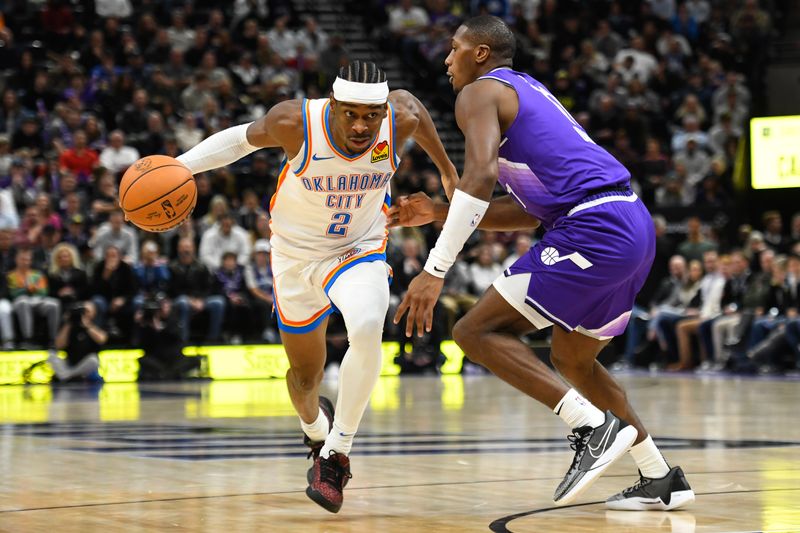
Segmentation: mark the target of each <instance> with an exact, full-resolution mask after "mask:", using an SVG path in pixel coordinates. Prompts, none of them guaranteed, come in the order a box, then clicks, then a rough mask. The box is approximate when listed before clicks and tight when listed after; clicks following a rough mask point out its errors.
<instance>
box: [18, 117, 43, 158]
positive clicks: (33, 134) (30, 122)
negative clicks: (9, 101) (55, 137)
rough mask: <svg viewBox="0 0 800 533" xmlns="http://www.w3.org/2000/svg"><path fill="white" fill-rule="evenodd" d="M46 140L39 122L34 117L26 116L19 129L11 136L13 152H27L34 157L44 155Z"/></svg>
mask: <svg viewBox="0 0 800 533" xmlns="http://www.w3.org/2000/svg"><path fill="white" fill-rule="evenodd" d="M43 149H44V138H43V137H42V132H41V128H40V126H39V121H38V120H37V119H36V117H34V116H33V115H25V116H24V117H23V118H22V123H21V124H20V127H19V129H17V130H16V131H15V132H14V135H12V136H11V151H12V152H18V151H20V150H27V152H28V154H30V155H31V156H32V157H38V156H40V155H42V152H43Z"/></svg>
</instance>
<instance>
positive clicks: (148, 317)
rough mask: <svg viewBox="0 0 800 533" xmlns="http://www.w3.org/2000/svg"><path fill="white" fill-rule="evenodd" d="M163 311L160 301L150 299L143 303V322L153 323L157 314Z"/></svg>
mask: <svg viewBox="0 0 800 533" xmlns="http://www.w3.org/2000/svg"><path fill="white" fill-rule="evenodd" d="M160 310H161V302H160V301H159V299H157V298H156V299H148V300H145V301H144V303H142V321H143V322H152V320H153V319H154V318H155V316H156V314H157V313H158V312H159V311H160Z"/></svg>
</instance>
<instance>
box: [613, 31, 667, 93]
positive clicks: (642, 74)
mask: <svg viewBox="0 0 800 533" xmlns="http://www.w3.org/2000/svg"><path fill="white" fill-rule="evenodd" d="M657 65H658V62H657V61H656V58H655V57H654V56H653V54H651V53H650V52H648V51H647V48H646V47H645V43H644V38H643V37H642V36H640V35H636V36H634V37H633V38H632V39H631V42H630V48H623V49H622V50H620V51H619V52H617V55H616V56H614V68H615V69H617V71H618V72H625V73H626V74H625V75H623V79H625V76H626V75H628V76H630V79H633V78H636V79H638V80H640V81H642V82H643V83H647V82H648V81H649V80H650V76H652V75H653V73H654V72H655V70H656V66H657ZM630 79H627V80H626V82H628V81H630Z"/></svg>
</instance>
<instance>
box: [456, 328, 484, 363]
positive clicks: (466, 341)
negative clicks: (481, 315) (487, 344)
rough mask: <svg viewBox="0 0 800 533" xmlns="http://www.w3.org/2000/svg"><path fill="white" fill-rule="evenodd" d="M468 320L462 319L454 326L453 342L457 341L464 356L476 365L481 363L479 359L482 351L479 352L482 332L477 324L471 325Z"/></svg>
mask: <svg viewBox="0 0 800 533" xmlns="http://www.w3.org/2000/svg"><path fill="white" fill-rule="evenodd" d="M470 322H471V321H470V320H469V319H468V318H467V317H464V318H461V319H460V320H458V321H457V322H456V323H455V325H454V326H453V340H454V341H456V344H458V346H459V348H461V349H462V350H463V351H464V354H465V355H466V356H467V357H468V358H469V359H470V360H471V361H472V362H474V363H479V362H480V361H479V360H478V359H480V358H481V350H478V345H479V343H480V336H481V331H480V330H479V329H478V328H477V327H476V325H475V324H471V323H470Z"/></svg>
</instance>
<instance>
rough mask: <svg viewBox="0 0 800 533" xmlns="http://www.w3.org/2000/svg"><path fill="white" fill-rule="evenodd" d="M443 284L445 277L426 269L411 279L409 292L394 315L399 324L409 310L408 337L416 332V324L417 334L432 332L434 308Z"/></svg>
mask: <svg viewBox="0 0 800 533" xmlns="http://www.w3.org/2000/svg"><path fill="white" fill-rule="evenodd" d="M443 285H444V279H443V278H437V277H436V276H432V275H430V274H428V273H427V272H425V271H424V270H423V271H422V272H420V273H419V274H418V275H417V277H415V278H414V279H413V280H411V284H409V286H408V292H406V295H405V296H404V297H403V301H402V302H400V307H398V308H397V313H395V315H394V323H395V324H399V323H400V320H401V319H402V318H403V315H404V314H405V313H406V311H408V317H407V318H406V337H411V336H412V335H413V334H414V325H415V324H416V326H417V336H419V337H422V335H424V334H425V333H426V332H430V330H431V327H432V326H433V308H434V306H436V302H437V301H438V300H439V295H440V294H441V292H442V286H443Z"/></svg>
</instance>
